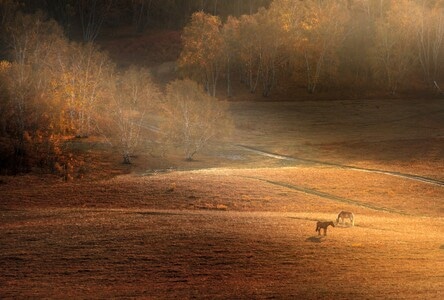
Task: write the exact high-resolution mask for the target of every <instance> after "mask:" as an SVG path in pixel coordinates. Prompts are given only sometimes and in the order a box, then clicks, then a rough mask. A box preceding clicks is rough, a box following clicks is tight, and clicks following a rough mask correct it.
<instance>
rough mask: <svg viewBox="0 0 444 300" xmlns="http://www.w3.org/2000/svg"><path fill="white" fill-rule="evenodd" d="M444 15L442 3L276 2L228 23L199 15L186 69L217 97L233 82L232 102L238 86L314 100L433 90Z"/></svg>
mask: <svg viewBox="0 0 444 300" xmlns="http://www.w3.org/2000/svg"><path fill="white" fill-rule="evenodd" d="M443 9H444V6H443V4H442V2H441V1H416V0H403V1H393V0H387V1H376V0H370V1H362V0H353V1H345V0H338V1H317V0H307V1H290V0H274V1H272V3H271V5H270V6H269V7H268V8H267V9H265V8H262V9H259V10H258V12H257V13H254V14H250V15H242V16H240V17H237V18H236V17H229V18H228V19H227V20H226V21H225V22H222V21H221V19H220V18H218V17H217V16H212V15H209V14H206V13H204V12H198V13H195V14H194V15H193V17H192V19H191V21H190V22H189V23H188V25H187V26H186V27H185V29H184V33H183V43H184V49H183V51H182V54H181V56H180V59H179V62H180V66H181V67H182V70H183V72H184V74H185V75H187V76H193V78H195V79H196V80H199V81H200V82H202V84H205V85H206V86H210V84H209V83H210V82H211V86H212V87H213V90H212V91H211V93H212V94H213V95H215V94H216V93H215V91H214V89H215V87H216V83H217V78H226V79H227V80H226V82H227V95H228V96H231V95H232V84H231V82H232V80H234V79H236V80H239V81H240V82H242V83H244V84H245V86H246V88H248V90H249V91H250V92H252V93H255V92H256V90H257V89H258V88H259V87H260V88H261V91H262V95H263V96H268V95H270V93H271V91H272V90H274V89H276V88H277V87H280V88H285V87H288V86H303V87H305V89H306V91H307V92H308V93H312V94H313V93H317V92H319V91H327V90H328V91H331V90H338V89H344V88H346V89H347V88H348V89H349V90H350V88H351V89H354V90H364V91H368V90H374V91H380V90H381V89H382V90H385V91H386V92H387V93H388V94H395V93H396V92H398V91H402V90H403V89H406V88H410V86H411V83H412V82H415V83H416V84H415V85H416V86H420V87H421V86H422V87H424V88H427V87H431V86H434V81H439V80H441V79H443V78H442V77H441V76H442V75H443V74H440V72H439V71H440V70H439V67H438V66H439V64H440V63H442V62H443V59H444V55H443V51H442V47H441V46H442V39H443V36H444V30H443V28H444V18H443V17H444V10H443ZM209 66H217V67H213V68H210V69H209ZM209 70H210V71H209ZM210 75H213V76H210ZM210 79H211V80H210Z"/></svg>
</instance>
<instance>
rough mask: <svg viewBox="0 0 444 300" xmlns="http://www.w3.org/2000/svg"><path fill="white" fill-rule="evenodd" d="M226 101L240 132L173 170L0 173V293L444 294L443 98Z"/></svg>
mask: <svg viewBox="0 0 444 300" xmlns="http://www.w3.org/2000/svg"><path fill="white" fill-rule="evenodd" d="M231 110H232V112H233V116H234V120H235V126H236V130H235V132H234V133H233V137H232V138H231V142H230V143H227V144H223V145H213V146H211V147H209V148H208V149H207V150H206V151H205V152H204V153H202V154H201V155H200V156H198V157H197V161H194V162H191V163H187V162H183V161H176V162H174V165H172V166H173V167H174V169H173V170H169V171H168V172H160V171H159V172H155V171H154V170H152V168H150V166H145V165H143V163H142V162H141V161H137V159H136V161H135V163H136V165H137V166H136V167H135V168H134V169H133V171H132V172H130V173H129V174H122V175H117V176H112V177H111V178H109V177H106V178H105V177H104V178H105V179H103V180H97V179H94V180H92V179H88V178H84V179H83V180H78V181H74V182H70V183H62V182H59V181H57V180H55V179H54V178H50V177H35V176H21V177H17V178H10V177H2V178H0V182H1V184H0V265H1V270H2V271H1V273H0V298H1V299H16V298H21V299H23V298H25V299H27V298H52V299H61V298H82V299H84V298H88V299H104V298H147V299H184V298H185V299H190V298H197V299H351V298H355V299H442V298H443V297H444V233H443V227H444V218H443V213H444V183H443V181H444V104H443V101H442V100H427V101H425V100H406V101H404V102H403V101H401V100H390V101H382V100H380V101H377V100H371V101H351V100H350V101H305V102H304V101H302V102H294V103H273V102H260V103H257V102H255V103H253V102H252V103H250V102H238V103H233V104H232V109H231ZM243 146H246V147H248V148H245V147H243ZM249 149H250V150H249ZM252 149H256V150H257V151H253V150H252ZM259 150H260V151H264V152H260V151H259ZM270 153H274V154H279V155H282V157H279V156H275V157H273V156H271V155H269V154H270ZM267 155H268V156H267ZM116 165H117V162H116ZM352 167H353V168H352ZM380 171H389V172H391V173H383V172H380ZM406 175H417V176H419V177H408V176H406ZM422 178H428V179H431V180H432V181H431V182H426V181H423V180H422ZM341 210H349V211H353V212H354V213H355V217H356V220H355V226H350V224H338V225H337V226H336V227H334V228H332V227H329V229H328V235H327V236H323V235H321V236H318V235H317V232H315V227H316V221H317V220H332V221H333V220H335V219H336V216H337V214H338V212H339V211H341Z"/></svg>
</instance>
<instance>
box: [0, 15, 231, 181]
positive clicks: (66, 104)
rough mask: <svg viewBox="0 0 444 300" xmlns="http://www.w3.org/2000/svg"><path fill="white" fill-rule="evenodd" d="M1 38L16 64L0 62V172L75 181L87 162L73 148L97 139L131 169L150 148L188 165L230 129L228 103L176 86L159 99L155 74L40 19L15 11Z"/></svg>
mask: <svg viewBox="0 0 444 300" xmlns="http://www.w3.org/2000/svg"><path fill="white" fill-rule="evenodd" d="M1 33H2V35H1V38H2V40H3V41H4V42H5V44H6V45H8V48H7V52H8V57H9V58H10V59H8V60H2V61H0V174H17V173H22V172H29V171H38V172H50V173H55V174H59V175H60V176H62V177H63V178H64V179H65V180H69V179H72V178H73V177H76V176H79V175H80V173H79V170H80V169H81V167H82V165H83V163H84V162H83V161H82V157H81V156H76V155H75V149H73V147H72V144H73V143H72V142H73V141H75V140H76V139H81V138H87V137H90V136H100V137H102V140H106V141H107V142H108V143H109V144H110V146H111V147H109V149H116V150H118V151H119V152H120V154H121V155H122V158H123V162H124V163H131V158H132V157H133V155H134V154H135V153H137V152H138V151H143V152H148V151H149V149H153V148H162V149H165V150H168V149H170V148H174V149H176V148H179V149H181V151H182V153H183V154H182V155H183V157H184V158H186V159H188V160H191V159H192V158H193V156H194V155H195V154H196V153H197V152H198V151H200V150H201V149H202V147H204V146H205V145H206V143H207V142H208V141H209V140H211V139H212V138H214V137H215V136H217V134H219V133H220V132H221V131H222V130H223V129H224V128H225V125H224V124H228V123H227V121H226V120H227V118H226V113H225V112H226V109H225V106H224V104H223V103H222V102H219V101H217V100H216V99H214V98H212V97H210V96H208V95H207V94H206V93H205V92H204V91H203V88H202V87H201V86H199V85H198V84H197V83H195V82H193V81H191V80H177V81H174V82H172V83H170V84H169V85H168V86H167V89H166V93H162V92H160V90H159V88H158V87H157V86H156V84H154V83H153V81H152V78H151V75H150V73H149V71H148V70H146V69H144V68H139V67H137V66H131V67H129V68H128V69H124V70H122V69H120V70H119V69H117V68H116V66H115V64H114V63H113V62H112V61H111V60H110V58H109V57H108V55H107V54H106V53H104V52H103V51H101V50H100V49H98V47H96V46H95V45H94V44H93V43H83V42H81V43H76V42H71V41H69V40H68V39H67V38H66V36H65V34H64V30H63V28H62V27H61V26H60V25H59V24H58V23H57V22H55V21H54V20H52V19H49V18H47V16H45V14H43V13H35V14H24V13H22V12H21V11H15V12H14V13H13V17H12V18H9V19H8V20H6V21H5V22H3V23H2V30H1ZM162 151H164V150H162Z"/></svg>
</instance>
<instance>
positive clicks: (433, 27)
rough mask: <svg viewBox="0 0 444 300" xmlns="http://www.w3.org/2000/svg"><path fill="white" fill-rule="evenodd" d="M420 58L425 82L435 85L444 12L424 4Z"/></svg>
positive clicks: (442, 34)
mask: <svg viewBox="0 0 444 300" xmlns="http://www.w3.org/2000/svg"><path fill="white" fill-rule="evenodd" d="M417 28H418V29H417V34H418V37H417V45H418V58H419V62H420V64H421V68H422V71H423V74H424V80H425V81H426V82H427V84H429V85H433V82H435V81H436V80H437V79H438V75H439V70H440V66H439V62H440V58H441V49H442V43H443V38H444V11H443V9H442V8H440V7H432V8H429V7H427V6H426V4H425V2H424V3H423V4H422V7H421V12H420V19H419V26H418V27H417Z"/></svg>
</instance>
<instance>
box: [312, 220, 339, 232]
mask: <svg viewBox="0 0 444 300" xmlns="http://www.w3.org/2000/svg"><path fill="white" fill-rule="evenodd" d="M330 225H331V226H333V227H335V224H334V223H333V222H332V221H329V222H321V221H318V222H317V223H316V231H317V232H318V235H321V229H324V235H327V227H328V226H330Z"/></svg>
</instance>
